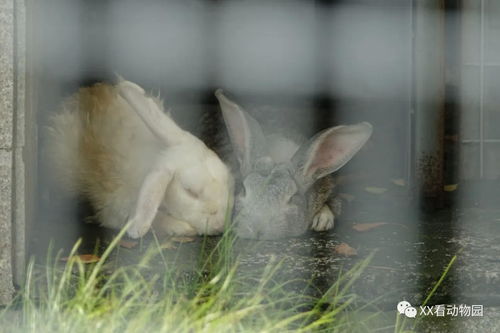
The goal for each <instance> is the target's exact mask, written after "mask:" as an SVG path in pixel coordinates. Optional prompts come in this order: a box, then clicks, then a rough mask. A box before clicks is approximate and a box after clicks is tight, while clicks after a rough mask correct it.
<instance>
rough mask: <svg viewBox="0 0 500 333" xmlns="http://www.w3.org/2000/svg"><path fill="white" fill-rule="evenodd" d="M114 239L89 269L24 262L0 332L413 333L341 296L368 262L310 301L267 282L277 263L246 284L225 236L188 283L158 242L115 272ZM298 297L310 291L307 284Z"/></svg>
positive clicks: (0, 316)
mask: <svg viewBox="0 0 500 333" xmlns="http://www.w3.org/2000/svg"><path fill="white" fill-rule="evenodd" d="M124 230H125V229H124ZM123 234H124V231H122V232H121V233H120V234H119V235H118V236H117V237H116V238H115V239H114V240H113V241H112V242H111V244H110V245H109V246H108V247H107V248H106V249H105V251H104V252H103V254H102V255H101V260H100V261H99V262H97V263H94V264H84V263H82V262H81V261H80V260H79V259H72V260H69V261H68V262H66V263H65V264H61V262H60V261H59V256H55V258H54V256H51V255H48V256H47V257H48V258H49V259H48V262H47V263H45V264H44V265H42V266H37V265H35V263H34V261H31V263H30V265H29V266H28V268H27V275H26V283H25V285H24V287H23V288H22V289H21V290H20V291H19V293H18V296H17V298H16V300H15V301H14V302H13V303H12V304H11V305H10V306H9V307H7V308H5V309H4V310H2V311H1V312H0V327H1V329H0V331H2V332H33V333H35V332H36V333H44V332H72V333H73V332H75V333H78V332H92V333H96V332H169V333H171V332H287V331H293V332H375V331H377V330H376V328H380V330H379V331H384V332H385V331H387V330H390V331H394V332H408V331H412V330H414V328H415V326H414V324H415V322H414V321H407V320H404V319H403V318H402V317H401V316H399V315H398V316H397V317H396V320H395V321H394V317H393V312H391V314H390V317H387V313H386V314H382V313H381V312H380V311H377V309H376V307H375V306H374V304H375V302H376V301H377V300H372V301H371V302H367V301H365V300H361V299H359V298H358V297H357V296H356V295H355V294H353V293H352V292H351V287H352V285H353V284H354V283H355V281H356V280H357V279H358V278H359V277H360V275H361V274H362V272H363V270H364V269H365V267H366V266H367V265H368V264H369V262H370V260H371V259H372V257H373V255H374V253H372V254H371V255H369V256H368V257H367V258H365V259H363V260H361V261H359V262H357V263H356V264H355V265H354V266H353V267H352V268H351V269H349V270H347V271H343V272H341V273H340V274H339V276H338V278H337V279H336V281H335V282H334V283H333V284H332V285H331V286H330V287H329V288H328V290H326V291H324V292H323V293H322V295H321V296H320V297H313V296H310V294H311V293H308V291H307V290H304V291H302V292H298V291H297V290H294V289H293V288H289V286H290V285H291V284H293V283H294V282H296V281H286V282H283V281H280V279H279V278H277V275H278V274H277V272H278V271H279V270H280V268H281V264H280V263H279V262H274V263H270V264H269V265H268V266H266V267H265V269H264V270H263V271H262V272H253V273H254V274H252V275H251V276H250V275H244V274H241V272H240V270H239V269H238V260H237V258H234V257H233V251H232V246H233V244H234V241H235V239H234V236H233V235H232V233H231V232H228V233H226V234H225V235H224V236H223V237H222V238H221V240H220V241H219V242H218V243H217V245H216V246H215V247H213V248H209V247H207V246H202V249H201V253H200V256H199V258H200V259H199V261H200V262H199V265H198V267H200V269H199V272H195V273H193V274H188V275H186V274H185V272H181V271H179V270H178V269H176V267H175V266H174V265H172V263H171V262H169V261H168V260H166V259H165V257H163V254H162V252H161V249H160V247H159V242H156V243H155V242H153V243H154V244H153V246H152V247H151V248H150V249H149V250H148V251H146V254H145V255H144V256H143V257H142V259H141V260H140V262H138V263H136V264H134V265H128V266H121V267H117V266H116V265H115V263H114V259H113V255H112V254H113V253H114V252H113V251H115V250H116V249H117V244H118V242H119V240H120V238H121V237H122V236H123ZM78 246H79V243H77V244H75V246H74V248H73V250H72V252H71V253H72V254H74V253H77V250H78ZM50 258H53V261H51V259H50ZM455 259H456V257H454V258H453V259H452V261H451V262H450V264H449V265H448V267H447V268H446V269H445V271H444V273H443V275H442V276H441V278H440V279H439V281H438V282H437V283H436V285H435V286H434V288H433V289H432V291H431V293H430V294H429V295H428V297H427V299H426V302H427V301H428V300H429V299H430V298H431V297H432V295H433V294H434V293H435V292H436V289H437V288H438V287H439V285H440V284H441V282H442V281H443V279H444V278H445V276H446V275H447V273H448V271H449V269H450V267H451V265H452V264H453V262H454V261H455ZM302 282H304V281H302ZM308 288H314V285H313V283H312V282H309V285H308ZM395 312H396V311H395V310H394V313H395ZM384 316H385V317H384Z"/></svg>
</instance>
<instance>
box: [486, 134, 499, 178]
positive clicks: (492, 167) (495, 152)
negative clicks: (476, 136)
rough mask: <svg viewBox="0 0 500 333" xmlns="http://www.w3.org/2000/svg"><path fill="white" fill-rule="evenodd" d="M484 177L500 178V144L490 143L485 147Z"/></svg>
mask: <svg viewBox="0 0 500 333" xmlns="http://www.w3.org/2000/svg"><path fill="white" fill-rule="evenodd" d="M484 163H485V164H484V167H485V170H484V173H485V174H484V177H485V178H486V179H499V178H500V142H499V143H488V144H486V145H485V146H484Z"/></svg>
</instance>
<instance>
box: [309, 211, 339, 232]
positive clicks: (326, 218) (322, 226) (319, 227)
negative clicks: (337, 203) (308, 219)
mask: <svg viewBox="0 0 500 333" xmlns="http://www.w3.org/2000/svg"><path fill="white" fill-rule="evenodd" d="M334 222H335V216H334V215H333V213H332V211H331V209H330V207H328V205H324V206H323V207H322V208H321V209H320V211H319V212H318V213H316V215H314V218H313V223H312V226H311V228H312V229H313V230H315V231H325V230H330V229H332V228H333V224H334Z"/></svg>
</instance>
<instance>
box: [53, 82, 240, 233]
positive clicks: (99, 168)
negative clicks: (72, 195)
mask: <svg viewBox="0 0 500 333" xmlns="http://www.w3.org/2000/svg"><path fill="white" fill-rule="evenodd" d="M49 134H50V136H49V145H48V148H49V149H48V153H49V158H50V160H51V161H52V165H53V170H54V172H55V175H57V180H59V183H61V184H62V185H63V187H64V188H65V189H70V190H72V191H73V192H76V193H79V194H83V195H85V196H86V197H87V198H88V199H89V200H90V201H91V203H92V204H93V206H94V207H95V208H96V210H97V212H98V217H99V220H100V222H101V223H102V225H104V226H107V227H111V228H121V227H123V226H124V225H125V224H126V223H127V222H130V227H129V229H128V234H129V235H130V236H131V237H141V236H143V235H144V234H145V233H146V232H147V231H148V230H149V229H150V227H151V226H153V227H154V228H155V229H157V230H158V231H161V232H162V233H166V234H175V235H192V234H217V233H220V232H222V231H223V227H224V218H225V215H226V211H227V209H229V207H228V204H230V199H231V196H232V178H231V175H230V173H229V171H228V169H227V167H226V166H225V165H224V164H223V163H222V162H221V161H220V159H219V158H218V157H217V156H216V155H215V153H213V152H212V151H211V150H209V149H208V148H207V147H206V146H205V145H204V144H203V142H201V141H200V140H199V139H197V138H196V137H195V136H193V135H191V134H190V133H188V132H186V131H184V130H182V129H181V128H179V127H178V126H177V124H176V123H175V122H174V121H173V120H172V119H170V118H169V117H168V116H167V115H166V114H165V113H164V111H163V107H162V104H161V102H160V101H158V100H156V99H154V98H152V97H150V96H148V95H146V94H145V93H144V90H143V89H142V88H141V87H139V86H138V85H136V84H134V83H131V82H128V81H122V82H120V83H119V84H118V85H117V86H109V85H104V84H98V85H95V86H93V87H90V88H83V89H81V90H80V91H79V93H77V94H75V95H74V96H72V97H71V98H69V99H68V100H67V101H66V102H64V103H63V106H62V108H61V111H60V112H59V113H58V114H56V115H55V116H54V117H53V119H52V126H51V128H50V131H49Z"/></svg>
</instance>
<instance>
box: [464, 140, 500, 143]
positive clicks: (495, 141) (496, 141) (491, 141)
mask: <svg viewBox="0 0 500 333" xmlns="http://www.w3.org/2000/svg"><path fill="white" fill-rule="evenodd" d="M461 142H462V143H481V142H483V143H500V139H484V140H481V139H463V140H461Z"/></svg>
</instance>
